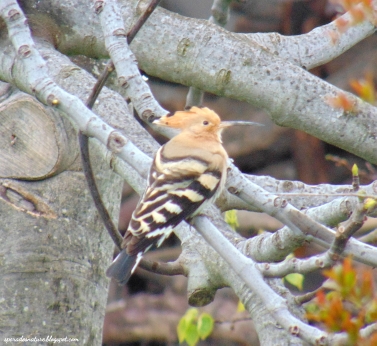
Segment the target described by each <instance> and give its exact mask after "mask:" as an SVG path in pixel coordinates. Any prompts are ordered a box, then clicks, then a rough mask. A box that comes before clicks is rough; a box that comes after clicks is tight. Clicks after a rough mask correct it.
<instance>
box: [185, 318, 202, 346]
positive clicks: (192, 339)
mask: <svg viewBox="0 0 377 346" xmlns="http://www.w3.org/2000/svg"><path fill="white" fill-rule="evenodd" d="M198 341H199V333H198V328H197V326H196V325H195V324H193V323H191V324H190V325H189V326H188V328H187V331H186V342H187V344H188V345H189V346H195V345H196V344H197V343H198Z"/></svg>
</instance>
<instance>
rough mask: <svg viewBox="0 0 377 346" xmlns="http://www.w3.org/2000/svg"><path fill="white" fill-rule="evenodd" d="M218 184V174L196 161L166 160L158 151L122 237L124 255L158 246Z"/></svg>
mask: <svg viewBox="0 0 377 346" xmlns="http://www.w3.org/2000/svg"><path fill="white" fill-rule="evenodd" d="M220 181H221V172H220V171H218V170H212V171H209V170H208V164H207V163H206V162H204V161H202V160H200V159H199V158H195V157H186V158H184V159H180V160H176V161H173V160H167V159H165V158H164V157H163V155H162V150H160V151H159V152H158V153H157V155H156V158H155V160H154V163H153V165H152V168H151V171H150V176H149V183H150V185H149V187H148V188H147V190H146V191H145V193H144V196H143V198H142V200H141V201H140V203H139V204H138V206H137V207H136V210H135V211H134V213H133V215H132V219H131V222H130V225H129V228H128V230H127V233H126V235H125V238H124V243H125V245H126V248H127V253H128V254H129V255H136V254H138V253H140V252H144V251H146V250H148V248H149V247H150V246H151V245H152V244H154V243H157V245H158V246H160V245H161V243H162V242H163V241H164V239H166V238H167V237H168V236H169V235H170V233H171V232H172V230H173V228H174V227H175V226H177V225H178V224H179V223H180V222H181V221H182V220H184V219H187V218H189V217H191V216H193V215H194V214H195V212H197V211H198V209H199V208H200V207H201V206H202V205H203V203H204V202H205V201H209V200H210V199H211V198H212V197H213V196H214V195H215V194H216V191H217V190H218V187H219V185H220Z"/></svg>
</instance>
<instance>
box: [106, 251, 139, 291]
mask: <svg viewBox="0 0 377 346" xmlns="http://www.w3.org/2000/svg"><path fill="white" fill-rule="evenodd" d="M136 257H137V256H136V255H135V256H129V255H128V254H127V252H126V249H123V250H122V251H121V252H120V253H119V255H118V256H117V257H116V258H115V260H114V262H113V263H111V265H110V267H109V268H107V270H106V275H107V276H108V277H110V278H114V279H115V280H117V281H118V282H119V283H120V284H121V285H125V284H126V283H127V281H128V279H129V278H130V276H131V274H132V269H133V268H134V266H135V264H136Z"/></svg>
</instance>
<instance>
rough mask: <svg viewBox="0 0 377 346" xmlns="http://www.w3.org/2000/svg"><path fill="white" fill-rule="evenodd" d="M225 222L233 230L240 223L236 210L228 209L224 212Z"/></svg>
mask: <svg viewBox="0 0 377 346" xmlns="http://www.w3.org/2000/svg"><path fill="white" fill-rule="evenodd" d="M224 217H225V222H226V223H227V224H228V225H229V226H230V227H231V228H232V229H233V231H235V230H236V229H237V228H238V227H239V226H240V224H239V223H238V216H237V210H228V211H226V212H225V214H224Z"/></svg>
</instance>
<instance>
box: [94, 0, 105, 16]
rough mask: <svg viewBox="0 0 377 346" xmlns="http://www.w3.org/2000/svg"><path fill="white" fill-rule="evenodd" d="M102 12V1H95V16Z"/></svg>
mask: <svg viewBox="0 0 377 346" xmlns="http://www.w3.org/2000/svg"><path fill="white" fill-rule="evenodd" d="M102 10H103V1H102V0H100V1H96V2H95V3H94V11H95V12H96V14H100V13H101V12H102Z"/></svg>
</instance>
